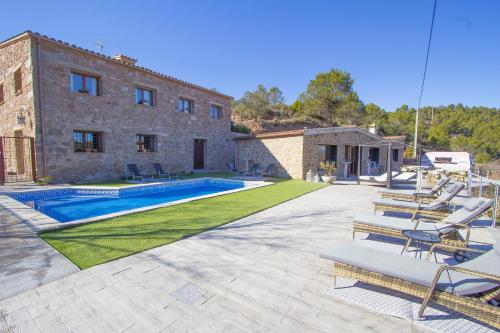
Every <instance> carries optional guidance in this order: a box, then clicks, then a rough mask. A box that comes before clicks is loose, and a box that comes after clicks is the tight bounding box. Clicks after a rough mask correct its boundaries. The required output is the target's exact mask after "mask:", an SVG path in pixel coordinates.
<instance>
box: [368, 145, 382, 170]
mask: <svg viewBox="0 0 500 333" xmlns="http://www.w3.org/2000/svg"><path fill="white" fill-rule="evenodd" d="M372 149H373V151H374V152H375V151H377V152H378V153H377V161H372V160H371V157H373V156H372ZM368 159H369V160H370V162H375V165H377V166H380V147H369V148H368Z"/></svg>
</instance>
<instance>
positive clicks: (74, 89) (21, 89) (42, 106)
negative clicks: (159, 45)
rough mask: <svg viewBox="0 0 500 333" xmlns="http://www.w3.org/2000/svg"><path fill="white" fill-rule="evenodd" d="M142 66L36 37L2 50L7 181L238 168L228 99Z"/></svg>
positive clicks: (1, 131)
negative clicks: (28, 141)
mask: <svg viewBox="0 0 500 333" xmlns="http://www.w3.org/2000/svg"><path fill="white" fill-rule="evenodd" d="M135 63H136V60H134V59H132V58H130V57H127V56H123V55H118V56H114V57H107V56H104V55H102V54H98V53H95V52H93V51H89V50H85V49H82V48H80V47H77V46H74V45H70V44H67V43H64V42H62V41H59V40H55V39H51V38H48V37H46V36H42V35H39V34H37V33H32V32H29V31H28V32H24V33H22V34H19V35H17V36H15V37H12V38H10V39H8V40H6V41H3V42H0V119H1V122H0V136H3V137H13V140H14V141H13V142H14V143H13V146H14V148H13V149H12V150H13V151H14V153H12V154H11V155H12V156H13V157H12V158H11V159H10V160H9V165H6V166H5V169H6V174H7V175H16V174H20V173H22V172H24V173H27V172H28V171H29V170H31V169H32V168H31V164H32V165H33V171H34V172H35V173H36V174H37V175H38V177H40V176H43V175H48V176H50V177H52V178H53V179H54V181H57V182H63V181H88V180H94V179H106V178H107V179H110V178H119V177H123V176H124V175H125V171H126V170H125V168H126V164H127V163H136V164H137V165H138V167H139V169H140V170H142V171H143V172H144V173H152V163H153V162H158V163H161V164H162V165H163V167H164V168H165V169H168V170H171V171H186V172H189V171H192V170H194V169H202V170H222V169H224V168H225V167H226V164H227V163H230V162H232V161H233V160H234V142H233V140H232V138H233V136H232V134H231V97H230V96H227V95H224V94H221V93H218V92H216V91H214V90H210V89H206V88H203V87H200V86H197V85H194V84H191V83H187V82H184V81H181V80H178V79H175V78H173V77H170V76H167V75H163V74H160V73H157V72H154V71H152V70H149V69H146V68H143V67H139V66H137V65H136V64H135ZM22 137H32V138H34V140H33V142H34V143H33V147H28V146H26V145H24V144H23V143H22V139H21V138H22ZM3 144H4V146H5V145H8V144H9V143H8V142H7V141H5V142H3ZM4 149H6V147H4ZM30 149H32V150H33V155H34V156H35V157H34V158H33V161H31V162H30V161H29V159H28V158H26V157H27V155H30V153H29V150H30ZM5 155H7V154H5ZM30 156H32V155H30ZM3 162H4V163H6V162H5V160H4V161H3ZM23 164H30V165H23ZM32 176H34V175H32Z"/></svg>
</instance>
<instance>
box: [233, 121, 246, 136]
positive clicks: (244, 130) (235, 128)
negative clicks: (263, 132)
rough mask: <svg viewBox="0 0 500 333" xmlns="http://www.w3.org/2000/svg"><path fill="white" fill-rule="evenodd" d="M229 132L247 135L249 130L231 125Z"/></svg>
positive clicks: (237, 125) (237, 124) (236, 124)
mask: <svg viewBox="0 0 500 333" xmlns="http://www.w3.org/2000/svg"><path fill="white" fill-rule="evenodd" d="M231 131H232V132H236V133H244V134H249V133H250V128H248V127H246V126H245V125H243V124H240V123H231Z"/></svg>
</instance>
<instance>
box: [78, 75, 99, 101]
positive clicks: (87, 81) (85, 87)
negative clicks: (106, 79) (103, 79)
mask: <svg viewBox="0 0 500 333" xmlns="http://www.w3.org/2000/svg"><path fill="white" fill-rule="evenodd" d="M98 84H99V79H98V78H97V77H95V76H90V75H85V74H78V73H71V91H72V92H79V93H82V94H88V95H90V96H97V95H98V94H99V87H98Z"/></svg>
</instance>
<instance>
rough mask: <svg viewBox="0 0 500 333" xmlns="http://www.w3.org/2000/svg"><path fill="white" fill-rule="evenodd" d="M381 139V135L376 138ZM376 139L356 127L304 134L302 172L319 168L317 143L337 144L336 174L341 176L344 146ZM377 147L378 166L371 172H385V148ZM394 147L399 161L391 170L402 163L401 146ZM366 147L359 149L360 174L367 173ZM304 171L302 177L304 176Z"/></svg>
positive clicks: (396, 168)
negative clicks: (397, 152)
mask: <svg viewBox="0 0 500 333" xmlns="http://www.w3.org/2000/svg"><path fill="white" fill-rule="evenodd" d="M378 139H379V140H380V139H382V138H381V137H379V138H378ZM375 141H377V138H374V137H372V136H371V135H370V134H368V133H363V132H361V131H360V130H357V129H348V128H345V129H338V131H332V132H330V133H328V132H326V131H325V132H324V133H318V134H307V133H306V135H305V136H304V172H305V173H307V171H308V170H312V171H313V172H316V171H317V170H318V169H319V162H320V161H319V159H318V156H319V145H336V146H337V164H338V165H337V176H338V177H342V176H343V174H344V164H343V163H342V162H343V161H345V160H346V156H345V146H346V145H350V146H357V145H360V144H367V143H370V142H375ZM373 147H379V149H380V154H379V162H380V163H379V167H378V168H376V169H374V170H372V171H371V174H381V173H383V172H385V169H386V163H387V148H386V147H385V146H377V145H374V146H373ZM394 148H396V149H399V150H400V151H399V161H398V162H397V163H396V162H394V163H393V170H399V167H400V166H402V165H403V146H402V145H400V144H395V146H394ZM368 149H369V148H368V147H362V149H361V161H362V162H361V174H362V175H363V174H367V173H368V163H367V162H368ZM305 173H304V175H303V177H305Z"/></svg>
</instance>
